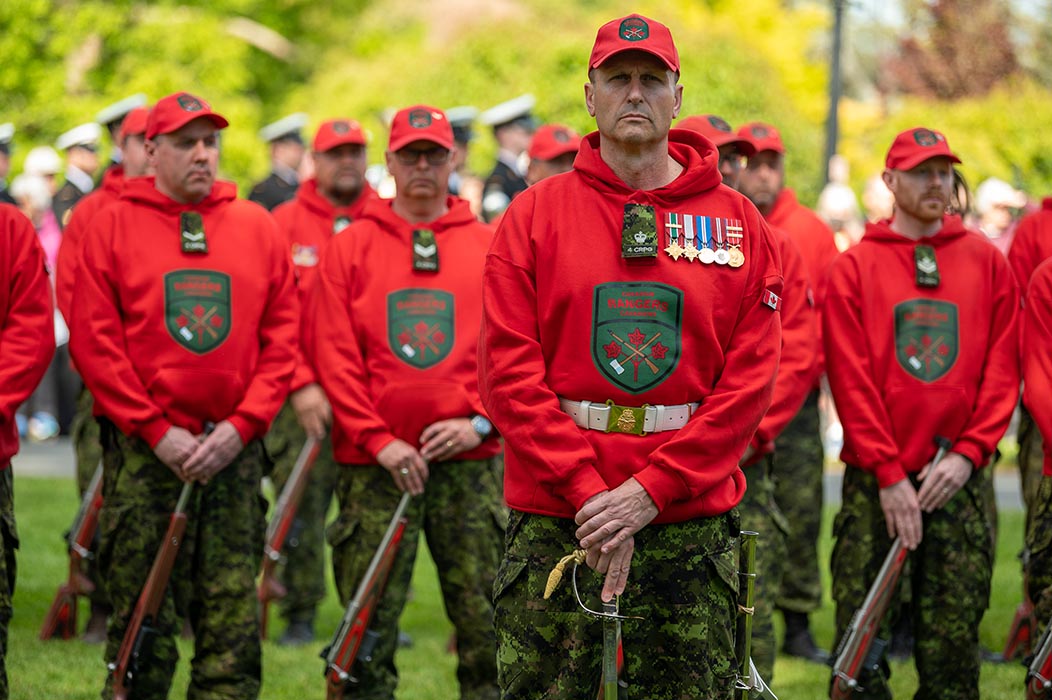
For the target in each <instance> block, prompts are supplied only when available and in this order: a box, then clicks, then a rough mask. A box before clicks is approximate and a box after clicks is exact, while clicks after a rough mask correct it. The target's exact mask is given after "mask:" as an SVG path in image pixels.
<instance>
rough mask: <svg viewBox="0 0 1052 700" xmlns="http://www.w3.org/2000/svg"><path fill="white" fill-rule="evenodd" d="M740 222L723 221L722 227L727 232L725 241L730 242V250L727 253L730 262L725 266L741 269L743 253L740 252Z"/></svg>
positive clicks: (741, 236)
mask: <svg viewBox="0 0 1052 700" xmlns="http://www.w3.org/2000/svg"><path fill="white" fill-rule="evenodd" d="M741 224H742V222H741V221H739V220H738V219H725V220H724V227H725V228H726V231H727V239H728V240H729V241H730V244H731V249H730V250H729V251H727V253H728V255H730V260H728V261H727V264H728V265H730V266H731V267H741V266H742V265H744V264H745V253H743V252H742V238H743V235H742V225H741Z"/></svg>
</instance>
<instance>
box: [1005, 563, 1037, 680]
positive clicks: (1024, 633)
mask: <svg viewBox="0 0 1052 700" xmlns="http://www.w3.org/2000/svg"><path fill="white" fill-rule="evenodd" d="M1024 556H1025V557H1026V558H1028V557H1029V555H1028V554H1025V553H1024ZM1028 569H1029V564H1028V563H1027V562H1024V564H1023V571H1024V574H1023V602H1021V603H1020V604H1019V605H1018V606H1017V607H1016V609H1015V616H1014V617H1013V618H1012V626H1011V627H1010V628H1009V630H1008V639H1006V640H1005V648H1004V651H1002V652H1001V658H1002V659H1004V660H1005V661H1011V660H1012V659H1014V658H1015V657H1016V656H1020V657H1022V658H1026V657H1027V656H1029V655H1030V651H1031V649H1032V646H1033V643H1034V630H1035V629H1037V620H1036V619H1035V618H1034V602H1033V601H1032V600H1030V575H1029V574H1027V573H1026V571H1027V570H1028Z"/></svg>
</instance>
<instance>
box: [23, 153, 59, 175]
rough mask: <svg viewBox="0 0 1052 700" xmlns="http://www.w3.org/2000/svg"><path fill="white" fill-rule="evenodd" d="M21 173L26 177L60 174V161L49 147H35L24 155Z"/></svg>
mask: <svg viewBox="0 0 1052 700" xmlns="http://www.w3.org/2000/svg"><path fill="white" fill-rule="evenodd" d="M22 172H24V173H26V174H27V175H57V174H58V173H60V172H62V159H61V158H60V157H59V155H58V153H56V152H55V149H54V148H52V147H51V146H37V147H36V148H34V149H32V150H31V151H29V153H27V154H26V160H25V162H24V163H23V164H22Z"/></svg>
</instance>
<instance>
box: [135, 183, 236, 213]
mask: <svg viewBox="0 0 1052 700" xmlns="http://www.w3.org/2000/svg"><path fill="white" fill-rule="evenodd" d="M155 180H156V178H154V177H153V176H150V177H136V178H132V179H131V180H128V181H126V183H125V185H124V189H123V190H121V199H127V200H130V201H132V202H136V203H137V204H143V205H145V206H148V207H151V208H153V209H157V210H159V211H161V212H163V213H166V214H178V213H180V212H184V211H200V212H205V211H208V210H210V209H214V208H215V207H217V206H219V205H221V204H226V203H228V202H232V201H234V200H235V199H237V185H235V184H234V183H232V182H226V181H225V180H216V181H215V184H213V185H212V191H211V192H209V193H208V196H207V197H205V198H204V199H202V200H201V201H200V202H196V203H194V204H182V203H180V202H177V201H175V200H174V199H172V198H171V197H169V196H168V195H166V194H164V193H162V192H161V191H160V190H158V189H157V185H156V182H155Z"/></svg>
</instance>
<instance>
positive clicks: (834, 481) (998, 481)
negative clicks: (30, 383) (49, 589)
mask: <svg viewBox="0 0 1052 700" xmlns="http://www.w3.org/2000/svg"><path fill="white" fill-rule="evenodd" d="M13 464H14V470H15V478H18V477H19V476H42V477H67V478H70V479H72V478H73V446H72V444H71V443H70V441H69V438H59V439H58V440H55V441H53V442H48V443H45V444H35V443H32V442H29V441H26V442H25V443H23V445H22V450H21V452H19V454H18V455H17V456H16V457H15V458H14V460H13ZM840 479H841V471H840V470H837V469H830V470H829V471H828V472H826V478H825V502H826V503H828V504H830V505H836V504H839V503H840ZM994 486H995V488H996V489H997V507H998V508H999V509H1003V510H1018V509H1020V508H1022V507H1023V499H1022V496H1021V494H1020V492H1019V472H1018V471H1017V470H1016V469H1015V468H1014V467H1011V468H1004V469H999V470H998V472H997V474H996V475H995V476H994Z"/></svg>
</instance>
